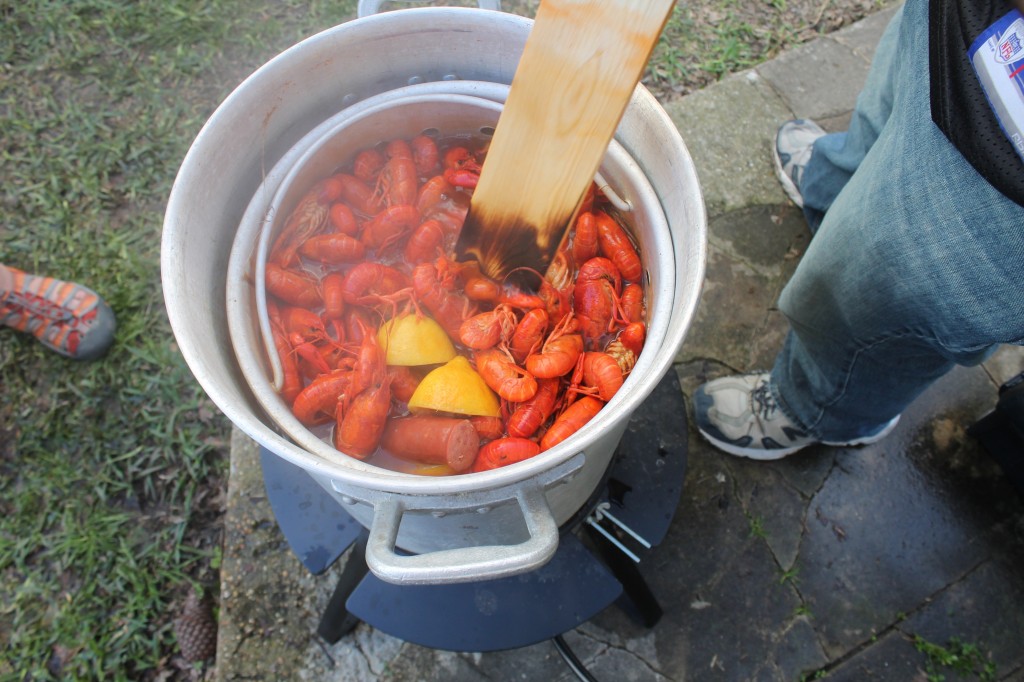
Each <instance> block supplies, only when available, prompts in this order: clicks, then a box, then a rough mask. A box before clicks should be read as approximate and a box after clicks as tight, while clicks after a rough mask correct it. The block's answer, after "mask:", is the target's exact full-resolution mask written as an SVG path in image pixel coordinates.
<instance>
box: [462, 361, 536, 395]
mask: <svg viewBox="0 0 1024 682" xmlns="http://www.w3.org/2000/svg"><path fill="white" fill-rule="evenodd" d="M473 357H474V359H475V361H476V371H477V372H478V373H479V374H480V376H481V377H483V380H484V382H485V383H486V384H487V385H488V386H490V387H491V390H492V391H494V392H495V393H497V394H498V395H499V396H501V397H502V398H504V399H505V400H507V401H509V402H510V403H521V402H524V401H526V400H529V399H530V398H532V397H533V396H534V394H535V393H537V380H536V379H535V378H534V377H533V375H532V374H530V373H529V372H528V371H526V370H525V369H523V368H522V367H519V366H518V365H516V363H515V361H514V360H513V359H512V356H511V355H509V354H508V351H504V350H501V349H500V348H490V349H488V350H481V351H477V352H476V353H474V354H473Z"/></svg>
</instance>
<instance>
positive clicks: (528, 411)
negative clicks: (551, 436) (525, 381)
mask: <svg viewBox="0 0 1024 682" xmlns="http://www.w3.org/2000/svg"><path fill="white" fill-rule="evenodd" d="M560 383H561V382H560V381H559V380H558V379H538V380H537V392H536V393H535V394H534V395H533V397H532V398H530V399H529V400H527V401H526V402H522V403H519V405H518V406H517V407H516V409H515V411H513V412H512V414H511V415H510V416H509V418H508V425H507V428H508V435H510V436H516V437H519V438H529V437H530V436H532V435H533V434H535V433H536V432H537V430H538V429H539V428H540V427H541V425H543V424H544V422H546V421H547V420H548V418H549V417H550V416H551V415H552V414H554V412H555V408H556V407H558V393H559V388H560Z"/></svg>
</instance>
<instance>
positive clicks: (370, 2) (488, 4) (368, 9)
mask: <svg viewBox="0 0 1024 682" xmlns="http://www.w3.org/2000/svg"><path fill="white" fill-rule="evenodd" d="M384 1H385V0H359V8H358V10H357V11H358V13H359V15H358V16H359V18H360V19H362V18H363V17H368V16H370V15H371V14H376V13H377V12H379V11H380V5H381V3H382V2H384ZM394 1H395V2H403V1H404V2H406V3H407V4H408V3H413V2H415V1H416V0H394ZM477 5H479V6H480V9H493V10H495V11H499V12H500V11H501V0H477Z"/></svg>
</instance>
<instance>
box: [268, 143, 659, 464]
mask: <svg viewBox="0 0 1024 682" xmlns="http://www.w3.org/2000/svg"><path fill="white" fill-rule="evenodd" d="M484 155H485V151H484V150H483V149H480V148H475V147H474V143H473V142H471V141H468V140H465V139H461V140H454V141H452V142H451V144H449V145H444V146H441V147H439V145H438V143H437V142H435V140H434V139H432V138H430V137H427V136H423V135H421V136H418V137H416V138H413V139H412V140H409V141H406V140H394V141H392V142H390V143H388V144H387V145H380V146H378V147H375V148H372V149H366V150H364V151H362V152H360V153H359V154H357V155H356V157H355V159H354V160H353V162H352V163H351V165H349V166H347V167H345V168H344V169H343V170H342V172H338V173H336V174H334V175H332V176H330V177H328V178H326V179H323V180H321V181H319V182H318V183H317V184H316V185H315V186H314V187H312V188H311V189H310V190H309V191H308V192H307V193H306V194H305V195H304V196H303V197H302V198H301V200H300V201H299V203H298V205H297V207H296V208H295V209H294V211H293V212H292V213H291V214H290V215H289V217H288V220H287V221H286V223H285V225H284V227H283V228H282V229H281V231H280V233H279V234H278V235H277V237H276V238H275V240H274V243H273V245H272V248H271V251H270V256H269V258H268V261H267V263H266V287H267V291H268V292H269V296H268V301H267V304H268V310H269V315H270V321H271V327H272V329H273V334H274V343H275V346H276V348H277V351H278V354H279V356H280V360H281V363H282V365H283V368H284V377H285V379H284V384H283V386H282V387H281V391H280V392H281V396H282V398H283V399H284V400H285V401H286V402H287V403H288V404H290V405H292V411H293V412H294V414H295V416H296V417H297V418H298V419H299V420H300V421H301V422H302V423H304V424H306V425H307V426H310V427H318V426H320V425H326V426H323V429H324V430H325V431H324V435H325V436H326V433H327V432H326V429H328V428H331V427H333V435H332V436H331V437H332V438H333V443H334V446H335V447H336V448H337V449H338V450H340V451H341V452H343V453H345V454H347V455H349V456H352V457H355V458H357V459H369V458H372V460H371V461H372V462H373V463H375V464H380V465H381V466H387V467H389V468H394V469H399V470H403V471H409V472H415V473H421V474H428V475H445V474H452V473H461V472H466V471H485V470H488V469H493V468H496V467H500V466H504V465H507V464H511V463H514V462H518V461H522V460H524V459H527V458H529V457H532V456H534V455H536V454H538V453H539V452H542V451H544V450H547V449H548V448H551V447H553V446H554V445H556V444H557V443H560V442H561V441H563V440H564V439H566V438H568V437H569V436H571V435H572V434H573V433H575V432H576V431H577V430H578V429H579V428H580V427H582V426H583V425H584V424H585V423H587V422H588V421H589V420H590V419H591V418H593V417H594V416H595V415H596V414H597V412H598V411H599V410H600V409H601V408H602V406H603V405H604V404H605V403H606V402H607V401H608V400H610V399H611V397H612V396H613V395H614V394H615V392H616V391H617V390H618V388H619V387H620V386H621V385H622V382H623V378H624V376H625V375H627V374H628V373H629V371H630V370H631V369H632V367H633V365H634V363H635V361H636V357H637V355H639V353H640V350H641V348H642V347H643V343H644V337H645V331H646V328H645V325H644V318H645V309H644V300H643V289H642V287H641V286H640V283H639V282H640V278H641V273H642V268H641V264H640V259H639V257H638V255H637V252H636V249H635V248H634V246H633V244H632V242H631V241H630V239H629V237H628V236H627V234H626V233H625V232H624V231H623V229H622V227H621V226H620V225H619V223H618V222H617V221H616V220H615V219H614V218H613V217H612V215H611V214H610V211H609V209H608V208H607V206H606V200H605V199H604V197H603V196H602V195H601V193H600V192H599V191H597V190H596V188H595V187H594V186H592V187H591V189H590V191H589V192H588V195H587V197H586V199H585V200H584V205H583V207H582V210H581V212H580V214H579V218H578V219H577V222H576V224H575V226H574V227H573V229H572V230H571V231H570V235H569V238H568V239H567V240H566V242H565V244H564V245H563V246H562V248H561V249H560V250H559V252H558V253H557V255H556V257H555V259H554V263H553V265H552V266H551V268H550V269H549V271H548V273H546V276H543V275H541V274H540V273H532V274H535V275H536V278H537V286H536V289H535V290H534V291H524V290H520V289H516V288H514V287H512V286H510V285H507V284H504V283H499V282H495V281H493V280H491V279H488V278H487V277H485V276H483V275H482V274H481V272H480V270H479V268H478V267H477V266H476V264H475V263H458V262H455V261H454V260H453V258H452V257H451V256H450V254H452V253H453V252H454V244H455V241H456V238H457V236H458V232H459V230H460V229H461V227H462V223H463V221H464V220H465V217H466V215H467V213H468V209H469V198H470V196H471V193H472V189H473V188H474V187H475V186H476V182H477V180H478V178H479V173H480V170H481V167H482V163H483V158H484ZM532 274H531V275H530V276H532ZM400 315H416V316H417V319H419V318H420V317H422V316H428V317H430V318H432V319H433V320H434V321H435V322H437V323H438V324H439V325H440V327H441V328H442V329H443V330H444V332H446V333H447V335H448V336H449V337H450V338H451V340H452V342H453V345H454V347H455V349H456V350H457V352H458V353H459V354H461V355H463V356H465V357H466V358H467V359H468V360H469V361H470V362H469V368H471V369H472V370H475V372H476V374H478V375H479V377H482V379H483V381H484V382H486V385H487V386H488V387H489V389H490V390H491V391H493V392H494V393H495V394H497V396H498V397H499V400H497V401H495V403H494V404H495V405H496V406H497V408H496V410H495V414H491V415H480V414H475V415H474V414H453V413H438V412H430V411H427V413H424V412H423V411H420V412H418V413H410V410H409V407H408V403H409V401H410V398H411V397H412V396H413V395H414V393H415V391H416V389H417V386H418V385H419V382H420V381H421V380H423V378H424V376H425V375H426V374H427V373H428V372H429V371H430V370H431V369H433V367H431V366H424V367H416V366H390V365H388V364H387V363H386V358H387V348H386V346H387V343H388V341H387V338H385V339H384V341H383V344H382V343H380V342H379V341H378V332H379V331H380V329H381V325H382V324H383V323H384V322H385V321H387V320H389V319H392V318H395V317H396V316H400ZM442 336H443V335H442ZM445 343H447V340H446V341H445ZM483 390H485V391H487V390H488V389H486V388H485V389H483Z"/></svg>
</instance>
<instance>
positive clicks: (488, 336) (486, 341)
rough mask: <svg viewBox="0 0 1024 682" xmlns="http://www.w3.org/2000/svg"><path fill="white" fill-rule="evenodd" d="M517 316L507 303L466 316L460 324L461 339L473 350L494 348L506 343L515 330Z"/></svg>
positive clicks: (463, 343)
mask: <svg viewBox="0 0 1024 682" xmlns="http://www.w3.org/2000/svg"><path fill="white" fill-rule="evenodd" d="M515 325H516V316H515V313H513V312H512V309H511V308H509V307H508V306H507V305H504V304H499V305H498V306H496V307H495V308H494V309H493V310H488V311H487V312H483V313H478V314H476V315H473V316H472V317H468V318H466V319H465V320H464V321H463V322H462V324H461V325H460V326H459V340H460V341H461V342H462V345H464V346H466V347H467V348H472V349H473V350H484V349H487V348H492V347H494V346H496V345H498V343H504V342H506V341H507V340H508V338H509V336H511V334H512V332H513V330H515Z"/></svg>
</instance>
